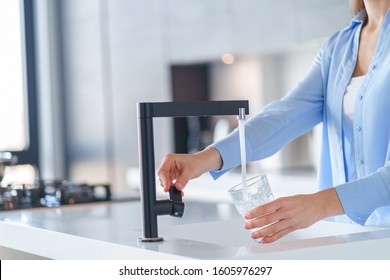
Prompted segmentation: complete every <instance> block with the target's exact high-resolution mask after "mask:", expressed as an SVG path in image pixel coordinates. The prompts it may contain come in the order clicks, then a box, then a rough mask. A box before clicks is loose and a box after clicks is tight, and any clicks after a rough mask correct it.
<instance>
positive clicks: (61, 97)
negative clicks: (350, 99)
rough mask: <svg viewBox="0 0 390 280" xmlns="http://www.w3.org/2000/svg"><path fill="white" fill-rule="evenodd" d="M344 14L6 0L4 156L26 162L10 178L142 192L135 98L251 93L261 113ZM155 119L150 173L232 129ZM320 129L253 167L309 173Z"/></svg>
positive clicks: (125, 0) (228, 5)
mask: <svg viewBox="0 0 390 280" xmlns="http://www.w3.org/2000/svg"><path fill="white" fill-rule="evenodd" d="M350 18H351V12H350V11H349V7H348V1H347V0H327V1H323V0H212V1H199V0H62V1H61V0H21V1H18V0H0V35H1V37H0V38H1V44H0V61H1V63H0V108H1V110H0V152H12V154H13V155H15V156H17V157H18V162H19V164H18V165H17V166H13V167H10V166H7V167H6V173H5V178H4V180H3V182H2V184H3V186H6V185H7V184H8V183H10V182H15V181H18V182H29V181H34V180H35V179H36V178H42V179H46V180H47V179H60V180H62V179H67V180H70V181H74V182H88V183H109V184H110V185H111V187H112V192H113V193H114V195H116V196H129V195H130V196H132V195H135V196H136V195H137V194H138V189H139V171H138V165H139V164H138V143H137V118H136V103H137V102H148V101H153V102H155V101H173V100H177V101H183V100H188V101H190V100H229V99H248V100H249V104H250V111H251V116H253V115H254V114H255V113H256V112H258V111H259V110H261V108H262V107H263V106H264V105H265V104H266V103H268V102H269V101H272V100H275V99H278V98H280V97H282V96H283V95H284V94H286V93H287V92H288V90H289V89H291V88H292V87H293V86H294V85H295V84H296V83H297V82H298V81H299V80H300V79H301V78H302V76H303V75H304V74H305V72H306V71H307V70H308V68H309V66H310V65H311V63H312V61H313V59H314V57H315V55H316V53H317V51H318V50H319V48H320V46H321V44H322V43H323V42H324V40H325V39H326V38H327V37H328V36H330V35H331V34H332V33H334V32H336V31H337V30H339V29H340V28H342V27H344V26H345V25H347V24H348V22H349V20H350ZM155 123H156V124H155V130H154V132H155V151H156V167H158V165H159V163H160V161H161V159H162V157H163V155H164V154H165V153H168V152H195V151H197V150H199V149H201V148H203V147H205V146H207V145H208V144H210V143H211V142H212V141H214V140H216V139H218V138H219V137H221V136H223V135H225V134H226V133H228V132H229V131H231V130H232V129H233V128H234V127H235V126H236V125H237V124H236V120H235V118H234V117H233V118H208V119H203V118H202V119H196V118H195V119H194V118H189V119H175V120H173V119H158V120H155ZM320 132H321V131H320V129H319V128H315V129H314V130H313V131H310V132H309V133H308V134H306V135H304V136H302V137H300V138H299V139H297V140H295V141H293V142H291V143H290V144H289V145H288V146H286V147H285V148H284V149H283V150H282V151H280V152H279V153H278V154H276V155H274V156H272V157H271V158H269V159H267V160H264V161H261V162H256V163H253V164H251V165H250V166H249V168H250V170H251V172H254V173H256V172H260V171H261V170H262V171H265V172H275V173H279V174H282V175H283V174H296V175H299V176H311V177H314V176H315V172H316V166H317V162H318V156H319V155H318V153H319V145H320V143H319V139H320V137H319V133H320ZM2 156H3V157H4V158H6V157H7V156H8V157H9V154H5V153H3V154H2Z"/></svg>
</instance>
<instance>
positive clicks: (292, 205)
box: [244, 188, 344, 243]
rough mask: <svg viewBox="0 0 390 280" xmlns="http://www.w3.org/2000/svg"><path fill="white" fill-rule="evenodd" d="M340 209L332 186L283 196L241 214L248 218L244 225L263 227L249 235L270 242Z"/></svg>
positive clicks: (249, 227)
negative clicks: (310, 192) (321, 189)
mask: <svg viewBox="0 0 390 280" xmlns="http://www.w3.org/2000/svg"><path fill="white" fill-rule="evenodd" d="M343 213H344V210H343V208H342V206H341V203H340V200H339V198H338V195H337V192H336V190H335V189H334V188H331V189H327V190H324V191H320V192H317V193H314V194H309V195H296V196H289V197H282V198H278V199H276V200H274V201H271V202H269V203H267V204H264V205H261V206H258V207H256V208H254V209H252V210H250V211H249V212H248V213H246V214H245V215H244V218H245V219H246V220H248V221H247V222H246V223H245V229H253V228H259V227H263V228H261V229H259V230H258V231H255V232H252V234H251V237H252V238H253V239H257V238H262V240H261V243H271V242H274V241H276V240H278V239H280V238H281V237H283V236H285V235H286V234H288V233H290V232H292V231H294V230H297V229H303V228H307V227H309V226H311V225H312V224H314V223H315V222H317V221H319V220H321V219H323V218H325V217H329V216H334V215H340V214H343Z"/></svg>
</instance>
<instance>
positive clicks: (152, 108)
mask: <svg viewBox="0 0 390 280" xmlns="http://www.w3.org/2000/svg"><path fill="white" fill-rule="evenodd" d="M240 108H245V112H246V114H249V105H248V101H247V100H231V101H230V100H229V101H195V102H193V101H191V102H152V103H138V104H137V117H138V148H139V163H140V169H141V170H140V172H141V189H142V191H141V205H142V223H143V224H142V230H143V236H142V238H140V241H142V242H157V241H162V240H163V238H162V237H159V236H158V226H157V216H159V215H171V216H174V217H179V218H181V217H182V216H183V212H184V203H183V202H182V198H181V192H180V191H178V190H176V188H175V187H172V186H171V188H170V191H169V194H170V199H169V200H160V201H157V200H156V178H155V163H154V140H153V118H159V117H200V116H222V115H238V114H239V109H240Z"/></svg>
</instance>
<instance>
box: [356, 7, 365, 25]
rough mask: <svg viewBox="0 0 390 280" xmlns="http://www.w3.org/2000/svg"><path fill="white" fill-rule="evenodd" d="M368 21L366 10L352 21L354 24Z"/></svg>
mask: <svg viewBox="0 0 390 280" xmlns="http://www.w3.org/2000/svg"><path fill="white" fill-rule="evenodd" d="M366 19H367V12H366V9H363V10H361V11H360V12H359V13H358V14H357V15H356V16H354V18H353V19H352V23H360V24H361V23H363V22H365V21H366Z"/></svg>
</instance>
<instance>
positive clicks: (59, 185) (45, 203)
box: [0, 180, 111, 211]
mask: <svg viewBox="0 0 390 280" xmlns="http://www.w3.org/2000/svg"><path fill="white" fill-rule="evenodd" d="M109 200H111V189H110V185H108V184H94V185H89V184H75V183H72V182H69V181H61V180H50V181H49V180H39V181H36V182H35V183H33V184H9V185H8V186H7V187H1V188H0V211H4V210H14V209H26V208H34V207H58V206H60V205H67V204H79V203H90V202H98V201H109Z"/></svg>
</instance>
